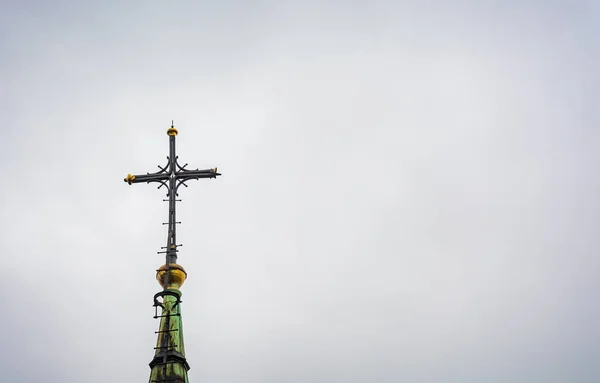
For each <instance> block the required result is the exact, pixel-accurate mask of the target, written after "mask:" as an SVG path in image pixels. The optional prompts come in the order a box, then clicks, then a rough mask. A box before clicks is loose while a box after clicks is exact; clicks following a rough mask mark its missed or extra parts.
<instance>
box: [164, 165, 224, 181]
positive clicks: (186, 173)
mask: <svg viewBox="0 0 600 383" xmlns="http://www.w3.org/2000/svg"><path fill="white" fill-rule="evenodd" d="M220 175H221V173H218V172H217V168H214V169H206V170H180V171H178V172H177V173H175V178H177V179H178V180H183V181H185V180H189V179H198V178H217V177H218V176H220Z"/></svg>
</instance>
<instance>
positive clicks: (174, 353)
mask: <svg viewBox="0 0 600 383" xmlns="http://www.w3.org/2000/svg"><path fill="white" fill-rule="evenodd" d="M177 134H178V131H177V129H175V127H174V126H173V123H171V127H170V128H169V129H168V130H167V135H168V136H169V154H170V155H169V156H168V157H167V161H168V162H167V164H166V165H165V166H164V167H160V166H159V169H160V170H159V171H158V172H156V173H146V174H140V175H132V174H128V175H127V177H125V179H124V181H125V182H127V183H128V184H129V185H131V184H134V183H138V182H146V183H150V182H156V183H158V184H160V185H159V186H158V188H159V189H160V188H161V187H165V188H166V189H167V197H168V199H166V200H164V201H168V202H169V221H168V222H166V223H164V224H165V225H168V230H167V246H165V247H163V249H164V251H159V254H160V253H164V254H166V259H165V264H164V265H162V266H161V267H160V268H159V269H158V270H156V279H157V280H158V282H159V283H160V284H161V286H162V287H163V290H162V291H160V292H158V293H156V294H155V295H154V307H155V310H156V311H155V314H154V318H160V325H159V328H158V331H156V334H158V339H157V340H156V347H155V348H154V350H155V352H154V358H153V359H152V361H151V362H150V369H151V371H150V383H167V382H171V383H188V376H187V372H188V370H189V369H190V366H189V364H188V362H187V360H186V359H185V348H184V345H183V325H182V320H181V291H180V290H179V289H180V287H181V285H182V284H183V282H185V279H186V278H187V273H186V272H185V270H184V268H183V267H182V266H181V265H178V264H177V253H178V252H179V250H178V249H177V248H178V247H180V246H181V245H178V244H177V242H176V240H175V238H176V235H175V234H176V226H177V224H179V223H181V222H177V221H176V220H175V207H176V202H177V201H180V200H178V199H177V196H178V194H177V190H178V189H179V186H181V185H183V186H185V187H187V186H188V185H187V184H186V182H187V181H189V180H194V179H196V180H197V179H200V178H217V177H218V176H220V175H221V174H219V173H217V168H214V169H207V170H198V169H196V170H187V169H186V166H187V164H185V165H183V166H181V165H180V164H179V162H177V155H176V154H175V137H176V136H177ZM159 307H160V311H161V312H160V314H159V312H158V308H159Z"/></svg>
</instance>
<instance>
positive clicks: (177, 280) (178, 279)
mask: <svg viewBox="0 0 600 383" xmlns="http://www.w3.org/2000/svg"><path fill="white" fill-rule="evenodd" d="M166 268H167V265H162V266H161V267H159V268H158V270H156V280H157V281H158V283H159V284H160V285H161V286H162V287H163V288H165V274H166V273H167V271H166ZM168 273H169V275H168V282H167V283H168V286H167V287H166V288H167V289H179V288H180V287H181V285H183V282H185V279H186V278H187V273H186V272H185V269H184V268H183V266H181V265H178V264H176V263H169V270H168Z"/></svg>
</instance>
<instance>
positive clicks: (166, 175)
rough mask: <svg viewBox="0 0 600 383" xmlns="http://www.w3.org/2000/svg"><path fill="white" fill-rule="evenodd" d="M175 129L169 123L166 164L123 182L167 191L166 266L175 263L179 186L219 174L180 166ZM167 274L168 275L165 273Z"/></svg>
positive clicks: (132, 176)
mask: <svg viewBox="0 0 600 383" xmlns="http://www.w3.org/2000/svg"><path fill="white" fill-rule="evenodd" d="M177 133H178V132H177V129H175V126H173V121H171V127H170V128H169V129H168V130H167V134H168V135H169V156H168V157H167V164H166V165H165V166H164V167H161V166H159V167H158V168H159V169H160V170H159V171H158V172H156V173H146V174H136V175H132V174H128V175H127V177H125V179H124V180H123V181H125V182H127V183H128V184H129V185H131V184H134V183H138V182H146V183H150V182H157V183H159V184H160V185H159V186H158V188H159V189H160V188H161V187H163V186H164V187H165V188H166V189H167V197H169V199H168V201H169V222H168V225H169V226H168V235H167V247H166V254H167V255H166V262H165V263H166V265H168V264H169V263H177V242H175V238H176V236H175V233H176V230H175V226H176V224H177V222H176V221H175V203H176V202H177V199H176V197H177V196H178V194H177V190H178V189H179V187H180V186H181V185H183V186H185V187H187V186H188V185H187V184H186V182H187V181H189V180H197V179H200V178H217V177H218V176H220V175H221V174H220V173H217V168H214V169H206V170H198V169H196V170H187V169H186V166H187V164H185V165H183V166H181V165H179V162H178V161H177V158H178V157H177V155H176V154H175V137H176V136H177ZM167 274H168V273H167Z"/></svg>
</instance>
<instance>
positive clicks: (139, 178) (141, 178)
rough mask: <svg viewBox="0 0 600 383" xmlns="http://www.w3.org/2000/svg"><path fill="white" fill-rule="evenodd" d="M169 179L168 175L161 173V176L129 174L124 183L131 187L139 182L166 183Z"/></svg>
mask: <svg viewBox="0 0 600 383" xmlns="http://www.w3.org/2000/svg"><path fill="white" fill-rule="evenodd" d="M168 179H169V174H168V173H160V174H136V175H133V174H127V177H125V179H123V181H125V182H127V183H128V184H129V185H131V184H135V183H138V182H160V183H164V182H166V181H167V180H168Z"/></svg>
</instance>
